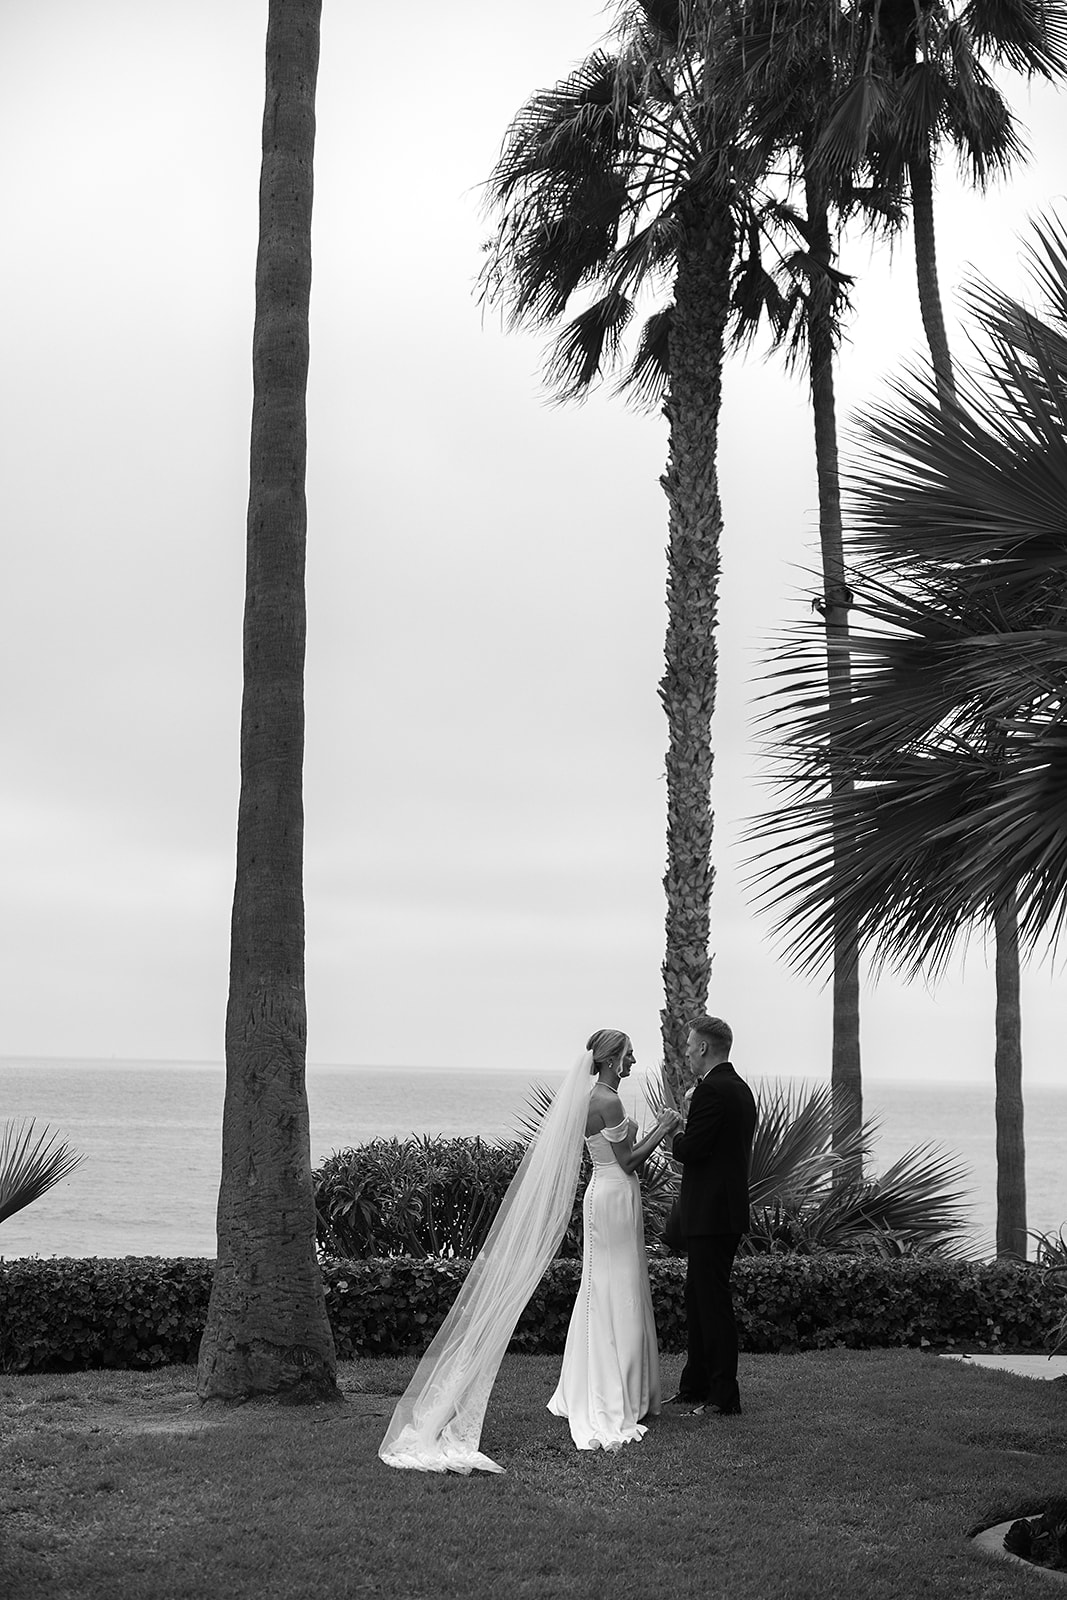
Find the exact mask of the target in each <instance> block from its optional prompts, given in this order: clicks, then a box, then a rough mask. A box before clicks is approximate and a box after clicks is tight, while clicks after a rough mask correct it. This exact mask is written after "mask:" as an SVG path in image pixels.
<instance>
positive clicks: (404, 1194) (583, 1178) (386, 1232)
mask: <svg viewBox="0 0 1067 1600" xmlns="http://www.w3.org/2000/svg"><path fill="white" fill-rule="evenodd" d="M532 1125H536V1123H534V1124H532ZM527 1143H528V1139H526V1140H524V1139H512V1140H506V1141H501V1142H498V1143H495V1142H493V1141H492V1140H487V1139H481V1138H476V1137H472V1138H467V1137H464V1136H456V1137H454V1138H446V1137H445V1136H444V1135H441V1134H438V1135H434V1136H429V1135H424V1136H423V1137H421V1138H414V1137H413V1138H410V1139H371V1140H369V1141H368V1142H367V1143H366V1144H360V1145H354V1146H353V1147H352V1148H351V1149H349V1150H335V1151H334V1153H333V1154H332V1155H330V1156H328V1157H327V1158H326V1160H325V1161H324V1162H323V1163H322V1165H321V1166H319V1167H317V1168H316V1169H315V1171H314V1172H313V1173H312V1182H313V1184H314V1189H315V1216H316V1231H317V1238H318V1243H319V1248H320V1249H321V1250H322V1252H323V1254H324V1255H326V1256H328V1257H330V1258H331V1259H333V1260H348V1261H359V1260H371V1259H373V1258H375V1257H379V1256H396V1257H403V1256H424V1257H426V1258H428V1259H435V1260H436V1259H439V1258H441V1257H449V1258H452V1257H454V1258H456V1259H458V1260H467V1259H469V1258H470V1257H471V1256H476V1255H477V1254H478V1251H479V1250H480V1249H481V1247H482V1245H483V1244H484V1243H485V1239H486V1235H487V1234H488V1232H489V1229H490V1227H491V1226H492V1222H493V1218H494V1217H495V1216H496V1213H497V1210H498V1209H499V1206H500V1202H501V1200H503V1198H504V1195H505V1193H506V1191H507V1188H508V1185H509V1184H510V1182H511V1180H512V1178H513V1177H514V1176H515V1173H516V1172H517V1171H518V1168H519V1163H520V1162H521V1160H522V1158H523V1155H524V1154H525V1152H526V1146H527ZM589 1171H590V1161H589V1156H588V1153H586V1152H583V1154H582V1165H581V1171H580V1174H579V1178H578V1186H577V1190H576V1192H575V1197H574V1205H573V1206H572V1207H571V1215H570V1220H569V1222H568V1223H567V1229H566V1232H565V1233H564V1235H563V1238H562V1240H561V1241H560V1246H559V1249H558V1250H557V1252H556V1255H557V1257H558V1258H561V1259H563V1260H568V1261H573V1260H576V1259H580V1258H581V1254H582V1199H583V1196H584V1193H585V1187H586V1184H587V1183H588V1181H589ZM674 1187H675V1185H674V1178H673V1175H672V1174H671V1172H670V1171H669V1169H668V1167H667V1165H666V1163H665V1162H664V1161H663V1160H661V1159H659V1158H658V1157H655V1156H654V1157H653V1158H652V1159H651V1160H649V1162H648V1163H647V1164H646V1167H645V1170H644V1172H643V1174H642V1177H641V1193H642V1199H643V1203H644V1213H645V1240H646V1242H647V1243H648V1244H649V1245H650V1246H653V1245H654V1244H655V1243H656V1242H657V1240H658V1238H659V1235H660V1234H661V1233H662V1231H663V1225H664V1221H665V1218H666V1212H667V1208H668V1206H669V1205H670V1202H671V1199H672V1198H673V1195H674Z"/></svg>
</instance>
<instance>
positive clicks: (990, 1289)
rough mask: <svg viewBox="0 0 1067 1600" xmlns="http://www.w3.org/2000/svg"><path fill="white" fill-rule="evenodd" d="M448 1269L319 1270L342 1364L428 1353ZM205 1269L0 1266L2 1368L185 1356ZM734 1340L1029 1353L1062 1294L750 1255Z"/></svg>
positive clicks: (967, 1277)
mask: <svg viewBox="0 0 1067 1600" xmlns="http://www.w3.org/2000/svg"><path fill="white" fill-rule="evenodd" d="M467 1268H468V1263H467V1262H465V1261H459V1260H439V1261H431V1260H427V1259H405V1258H391V1259H388V1260H374V1261H347V1262H327V1263H326V1264H325V1265H324V1266H323V1269H322V1274H323V1284H324V1287H325V1291H326V1305H327V1309H328V1311H329V1316H330V1322H331V1324H332V1327H333V1332H334V1339H335V1342H336V1345H337V1354H338V1356H339V1357H341V1358H342V1359H348V1358H349V1357H353V1356H364V1355H390V1354H396V1353H399V1352H406V1351H419V1350H422V1349H424V1348H425V1347H426V1345H427V1344H428V1343H429V1341H430V1339H431V1338H432V1336H433V1334H434V1333H435V1332H436V1330H437V1328H438V1327H439V1326H440V1324H441V1322H442V1320H443V1318H444V1316H445V1313H446V1312H447V1310H448V1308H449V1306H450V1305H451V1304H452V1301H453V1299H454V1298H455V1296H456V1293H457V1290H458V1288H459V1285H460V1284H461V1282H462V1281H463V1279H464V1277H465V1276H466V1273H467ZM580 1272H581V1267H580V1263H579V1262H577V1261H567V1260H557V1261H554V1262H553V1263H552V1264H551V1266H550V1267H549V1269H548V1271H547V1272H546V1274H545V1276H544V1278H543V1279H542V1280H541V1283H540V1285H539V1286H538V1288H537V1290H536V1292H535V1294H534V1296H533V1298H532V1299H531V1301H530V1303H529V1305H528V1306H527V1307H526V1310H525V1311H524V1312H523V1314H522V1317H521V1318H520V1320H519V1324H518V1326H517V1328H516V1330H515V1335H514V1338H513V1339H512V1342H511V1349H512V1350H515V1351H524V1352H527V1353H535V1352H540V1353H542V1354H552V1353H558V1352H560V1351H562V1349H563V1343H564V1339H565V1337H566V1332H567V1323H568V1321H569V1319H570V1313H571V1306H572V1305H573V1303H574V1296H575V1293H576V1291H577V1287H578V1279H579V1276H580ZM211 1274H212V1263H211V1262H210V1261H201V1260H174V1261H172V1260H165V1259H160V1258H156V1257H149V1258H135V1257H127V1258H126V1259H124V1260H121V1261H108V1260H99V1259H96V1258H91V1259H88V1260H56V1259H52V1260H48V1261H40V1260H16V1261H7V1262H4V1261H0V1370H3V1371H6V1372H56V1371H63V1370H73V1369H79V1368H87V1367H152V1366H165V1365H168V1364H170V1363H173V1362H180V1361H195V1360H196V1356H197V1350H198V1347H199V1343H200V1335H201V1332H202V1330H203V1326H204V1320H205V1317H206V1314H207V1304H208V1296H209V1294H210V1291H211ZM649 1275H650V1278H651V1281H652V1295H653V1300H654V1302H655V1308H656V1326H657V1329H658V1333H659V1342H660V1346H661V1348H662V1349H664V1350H681V1349H683V1348H684V1346H685V1304H684V1284H685V1265H684V1263H683V1262H680V1261H672V1260H662V1259H659V1260H657V1259H653V1260H651V1261H650V1262H649ZM734 1290H735V1293H734V1298H735V1303H736V1306H737V1317H738V1323H739V1327H740V1334H741V1346H742V1348H743V1349H745V1350H750V1351H762V1352H769V1351H791V1350H822V1349H827V1348H829V1347H831V1346H834V1345H846V1346H849V1347H851V1348H856V1349H864V1348H871V1347H886V1346H894V1345H912V1346H921V1345H932V1346H936V1347H951V1346H953V1345H956V1346H962V1347H967V1348H970V1349H984V1350H1019V1349H1023V1350H1040V1349H1042V1348H1043V1347H1045V1346H1046V1345H1047V1344H1048V1343H1049V1342H1050V1341H1051V1340H1052V1339H1053V1338H1054V1337H1055V1331H1056V1329H1057V1326H1058V1324H1059V1322H1060V1319H1061V1318H1062V1316H1063V1303H1064V1290H1063V1288H1062V1287H1061V1285H1060V1284H1059V1283H1058V1282H1057V1281H1055V1280H1053V1279H1051V1278H1050V1277H1049V1276H1048V1275H1047V1274H1046V1273H1045V1272H1043V1271H1042V1270H1040V1269H1039V1268H1036V1267H1033V1266H1029V1267H1028V1266H1019V1265H1008V1264H1003V1265H1002V1264H997V1263H993V1264H987V1263H979V1262H970V1261H962V1262H961V1261H946V1260H942V1259H938V1258H936V1257H922V1258H904V1259H902V1260H896V1261H886V1260H879V1259H877V1258H875V1257H871V1256H853V1257H849V1256H843V1255H838V1254H825V1255H821V1256H811V1255H804V1256H790V1255H783V1254H775V1255H763V1256H748V1257H745V1258H743V1259H740V1260H739V1261H738V1262H737V1264H736V1266H735V1268H734Z"/></svg>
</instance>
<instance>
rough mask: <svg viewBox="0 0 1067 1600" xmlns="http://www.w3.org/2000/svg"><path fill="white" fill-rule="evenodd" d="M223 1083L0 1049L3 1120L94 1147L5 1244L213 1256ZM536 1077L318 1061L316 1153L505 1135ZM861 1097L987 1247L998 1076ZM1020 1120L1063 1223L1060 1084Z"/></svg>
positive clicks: (894, 1152) (312, 1097)
mask: <svg viewBox="0 0 1067 1600" xmlns="http://www.w3.org/2000/svg"><path fill="white" fill-rule="evenodd" d="M558 1080H559V1075H557V1077H556V1078H555V1079H553V1078H552V1076H551V1075H545V1077H544V1078H543V1079H542V1081H543V1082H545V1083H546V1084H549V1085H550V1086H554V1084H555V1082H558ZM223 1081H224V1079H223V1069H222V1067H221V1066H218V1065H207V1064H204V1063H196V1062H145V1061H107V1062H104V1061H57V1060H48V1061H44V1060H36V1061H30V1060H24V1059H23V1060H0V1123H3V1122H5V1121H7V1120H9V1119H16V1120H17V1119H21V1118H27V1117H35V1118H37V1121H38V1127H40V1126H41V1124H43V1123H48V1124H49V1125H50V1127H53V1128H56V1129H58V1130H59V1132H60V1133H61V1135H62V1136H63V1137H64V1138H65V1139H67V1140H69V1141H70V1143H71V1144H72V1145H73V1146H74V1148H75V1149H77V1150H80V1151H82V1152H84V1157H85V1159H84V1160H83V1161H82V1163H81V1165H80V1166H79V1167H78V1168H77V1169H76V1170H75V1171H74V1172H73V1173H72V1174H71V1176H70V1177H69V1178H67V1179H66V1180H65V1181H64V1182H63V1183H61V1184H59V1185H57V1187H56V1188H55V1189H52V1190H51V1191H50V1192H49V1193H48V1194H46V1195H44V1196H43V1197H42V1199H40V1200H38V1201H36V1202H35V1203H34V1204H33V1205H31V1206H27V1207H26V1208H25V1209H24V1210H22V1211H20V1212H17V1213H16V1214H15V1215H14V1216H13V1217H10V1218H9V1219H8V1220H7V1221H6V1222H4V1223H0V1254H2V1255H4V1256H7V1257H13V1256H22V1255H42V1256H51V1255H62V1256H90V1255H99V1256H123V1255H161V1256H185V1255H190V1256H213V1255H214V1253H215V1201H216V1197H217V1194H218V1181H219V1151H220V1141H221V1131H220V1130H221V1123H222V1098H223ZM751 1081H753V1083H755V1081H756V1080H755V1079H753V1080H751ZM531 1082H532V1080H531V1079H530V1077H529V1076H528V1075H526V1074H524V1073H521V1072H514V1071H506V1070H505V1071H501V1072H479V1071H472V1072H458V1071H451V1070H445V1069H439V1070H434V1069H428V1068H421V1069H413V1068H393V1067H390V1068H384V1067H347V1068H345V1067H314V1066H311V1067H309V1068H308V1098H309V1102H310V1107H311V1150H312V1159H313V1161H315V1162H319V1161H321V1160H322V1159H323V1157H325V1156H327V1155H329V1154H330V1152H331V1151H333V1150H337V1149H343V1148H346V1147H347V1146H349V1145H352V1144H358V1143H360V1142H362V1141H363V1140H366V1139H371V1138H374V1137H377V1136H379V1135H380V1136H384V1137H390V1136H392V1135H394V1134H395V1135H397V1136H398V1137H404V1136H405V1135H406V1134H409V1133H446V1134H457V1133H481V1134H484V1135H488V1136H490V1137H493V1136H500V1135H507V1134H510V1133H512V1132H514V1130H515V1128H516V1124H517V1123H518V1121H519V1119H520V1118H521V1117H522V1116H523V1114H524V1112H525V1110H526V1104H527V1096H528V1094H529V1091H530V1087H531ZM623 1098H624V1101H625V1102H626V1105H627V1109H628V1110H629V1111H630V1112H631V1113H632V1114H633V1115H634V1116H636V1117H637V1119H638V1120H639V1121H643V1120H646V1111H645V1106H644V1098H643V1090H642V1087H641V1083H640V1080H639V1079H635V1080H634V1081H628V1082H627V1083H625V1084H624V1085H623ZM864 1111H865V1114H867V1115H868V1116H876V1117H877V1118H878V1120H879V1122H880V1134H879V1137H878V1142H877V1146H876V1151H875V1166H876V1168H877V1169H879V1170H881V1169H884V1168H885V1167H886V1166H888V1165H889V1164H890V1162H892V1161H893V1160H895V1159H896V1158H897V1157H898V1156H900V1155H902V1154H903V1153H904V1152H905V1151H906V1150H908V1149H910V1148H912V1147H913V1146H915V1145H918V1144H922V1143H924V1142H926V1141H928V1140H932V1141H934V1142H935V1143H937V1144H939V1145H942V1146H944V1147H945V1149H946V1150H948V1151H950V1152H951V1153H952V1154H953V1155H955V1156H956V1157H958V1158H959V1159H960V1161H962V1163H963V1164H964V1165H965V1166H966V1168H967V1170H968V1173H969V1174H970V1180H971V1190H972V1192H971V1201H972V1210H971V1224H972V1231H971V1237H970V1240H969V1245H970V1249H971V1251H972V1252H973V1253H974V1254H975V1255H989V1254H991V1253H992V1241H993V1236H994V1228H995V1220H996V1162H995V1153H994V1128H993V1089H992V1086H991V1085H990V1086H986V1085H984V1084H963V1085H960V1084H952V1085H949V1084H935V1083H930V1082H923V1083H886V1082H870V1083H868V1084H867V1085H865V1096H864ZM1026 1121H1027V1126H1026V1143H1027V1151H1026V1154H1027V1189H1028V1213H1029V1215H1028V1221H1029V1226H1030V1227H1031V1228H1033V1229H1036V1230H1041V1231H1049V1230H1051V1231H1055V1230H1057V1229H1058V1228H1059V1227H1060V1225H1061V1223H1063V1222H1065V1221H1067V1160H1065V1157H1064V1151H1065V1150H1067V1089H1060V1088H1052V1087H1048V1086H1043V1085H1042V1086H1038V1087H1035V1088H1031V1089H1028V1090H1027V1094H1026Z"/></svg>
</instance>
